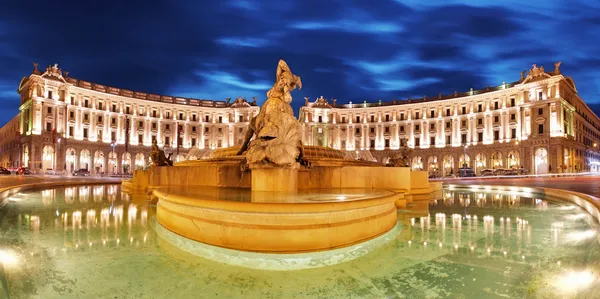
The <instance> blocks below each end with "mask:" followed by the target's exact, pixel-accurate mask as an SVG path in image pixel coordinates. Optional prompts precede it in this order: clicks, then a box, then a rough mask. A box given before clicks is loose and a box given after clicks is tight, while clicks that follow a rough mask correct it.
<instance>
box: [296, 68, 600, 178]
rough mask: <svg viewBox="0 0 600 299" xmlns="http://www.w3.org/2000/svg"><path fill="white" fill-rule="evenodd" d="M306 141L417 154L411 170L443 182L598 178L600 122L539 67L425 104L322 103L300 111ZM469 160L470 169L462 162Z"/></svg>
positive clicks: (564, 81)
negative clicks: (467, 176) (468, 176)
mask: <svg viewBox="0 0 600 299" xmlns="http://www.w3.org/2000/svg"><path fill="white" fill-rule="evenodd" d="M299 117H300V121H301V122H302V123H303V142H304V144H307V145H320V146H327V147H332V148H335V149H341V150H347V151H353V152H354V151H357V152H358V151H365V150H368V151H371V153H372V154H373V156H374V157H376V158H377V160H378V161H380V162H384V163H385V162H386V161H387V160H388V159H389V158H391V157H393V156H394V155H395V154H396V153H397V152H398V151H397V150H398V149H399V148H400V146H402V145H404V142H406V145H407V146H408V147H410V148H413V152H412V160H411V161H412V165H411V167H412V168H413V169H423V170H428V171H429V172H430V173H431V174H435V175H437V176H446V175H452V174H456V173H457V170H458V168H459V167H461V166H462V165H463V163H465V162H466V164H467V165H468V166H469V167H471V168H473V170H475V171H476V173H477V174H480V173H481V171H482V170H484V169H508V168H524V169H527V170H528V172H529V173H531V174H544V173H549V172H552V173H557V172H581V171H598V170H599V167H598V162H600V152H599V151H598V144H599V143H600V119H599V118H598V116H596V115H595V114H594V112H592V110H591V109H590V108H589V107H588V106H587V105H586V104H585V102H584V101H583V100H582V99H581V98H580V97H579V95H578V94H577V89H576V87H575V83H574V82H573V80H572V79H571V78H570V77H564V76H563V75H562V73H561V71H560V63H556V64H555V69H554V71H551V72H546V71H545V70H544V68H543V67H539V68H538V67H537V66H536V65H534V66H533V68H531V69H530V70H529V71H528V72H523V73H521V78H520V79H519V80H518V81H516V82H513V83H502V85H500V86H496V87H489V86H488V87H486V88H485V89H483V90H473V89H471V90H470V91H469V92H466V93H456V92H455V93H454V94H451V95H446V96H443V95H441V94H439V95H438V96H437V97H434V98H428V97H424V98H421V99H412V100H411V99H408V100H401V101H397V100H394V101H393V102H379V103H366V102H365V103H360V104H356V103H349V104H344V105H337V104H336V100H335V99H334V100H332V101H331V102H330V101H328V100H326V99H324V98H323V97H320V98H318V99H317V100H316V101H314V102H312V103H309V100H308V98H307V99H306V106H305V107H302V108H301V111H300V115H299ZM463 161H464V162H463Z"/></svg>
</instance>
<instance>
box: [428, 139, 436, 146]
mask: <svg viewBox="0 0 600 299" xmlns="http://www.w3.org/2000/svg"><path fill="white" fill-rule="evenodd" d="M429 144H430V145H435V137H430V138H429Z"/></svg>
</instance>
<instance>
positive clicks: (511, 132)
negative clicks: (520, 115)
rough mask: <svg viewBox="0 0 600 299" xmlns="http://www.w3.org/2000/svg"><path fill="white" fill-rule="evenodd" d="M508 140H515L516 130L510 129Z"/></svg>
mask: <svg viewBox="0 0 600 299" xmlns="http://www.w3.org/2000/svg"><path fill="white" fill-rule="evenodd" d="M510 138H512V139H516V138H517V129H510Z"/></svg>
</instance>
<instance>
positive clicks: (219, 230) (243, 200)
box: [153, 187, 402, 253]
mask: <svg viewBox="0 0 600 299" xmlns="http://www.w3.org/2000/svg"><path fill="white" fill-rule="evenodd" d="M153 192H154V195H155V196H156V197H157V198H158V199H159V201H158V204H157V209H156V210H157V212H156V214H157V221H158V223H160V224H161V225H162V226H163V227H165V228H167V229H168V230H170V231H172V232H174V233H177V234H179V235H181V236H184V237H187V238H189V239H192V240H196V241H199V242H202V243H206V244H210V245H214V246H219V247H224V248H230V249H236V250H243V251H254V252H272V253H296V252H310V251H320V250H328V249H334V248H340V247H345V246H350V245H353V244H357V243H360V242H364V241H366V240H369V239H372V238H375V237H377V236H379V235H382V234H384V233H386V232H388V231H389V230H391V229H392V228H393V227H394V226H395V225H396V221H397V214H396V206H395V204H394V202H395V201H396V200H398V199H400V197H401V196H402V195H400V194H397V193H395V192H391V191H386V190H373V189H335V190H307V191H299V192H298V193H296V194H289V193H279V192H256V191H254V192H253V191H250V190H246V189H236V188H217V187H199V188H196V189H187V190H184V189H183V188H179V187H165V188H159V189H156V190H154V191H153Z"/></svg>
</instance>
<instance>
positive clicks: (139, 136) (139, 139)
mask: <svg viewBox="0 0 600 299" xmlns="http://www.w3.org/2000/svg"><path fill="white" fill-rule="evenodd" d="M143 143H144V135H142V134H139V135H138V144H143Z"/></svg>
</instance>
